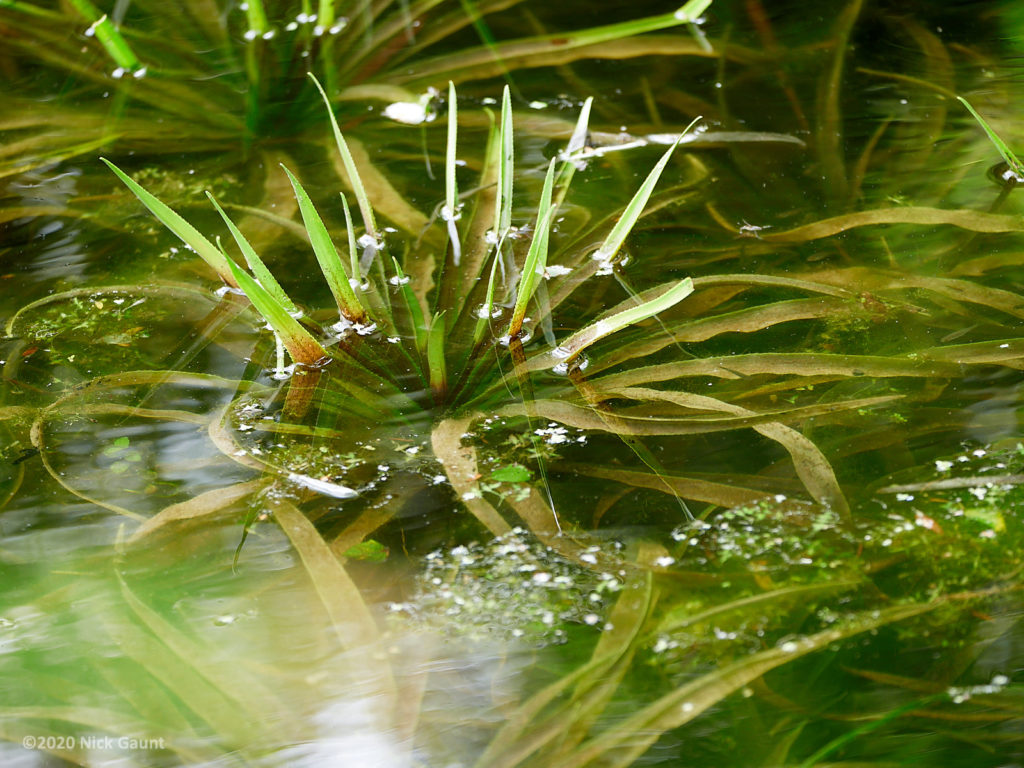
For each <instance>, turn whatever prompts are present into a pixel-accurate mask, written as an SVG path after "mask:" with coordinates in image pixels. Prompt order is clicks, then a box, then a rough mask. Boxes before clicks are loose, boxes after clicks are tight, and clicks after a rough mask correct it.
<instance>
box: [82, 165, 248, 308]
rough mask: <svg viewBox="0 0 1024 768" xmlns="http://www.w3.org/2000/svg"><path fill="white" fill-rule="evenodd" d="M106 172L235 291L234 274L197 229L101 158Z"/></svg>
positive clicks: (224, 259) (215, 248)
mask: <svg viewBox="0 0 1024 768" xmlns="http://www.w3.org/2000/svg"><path fill="white" fill-rule="evenodd" d="M100 160H102V161H103V162H104V163H105V164H106V165H107V167H108V168H110V170H112V171H113V172H114V174H115V175H116V176H117V178H119V179H120V180H121V181H122V182H123V183H124V185H125V186H126V187H128V189H130V190H131V191H132V194H134V195H135V196H136V197H137V198H139V201H140V202H141V203H142V204H143V205H144V206H146V207H147V208H148V209H149V210H150V212H151V213H152V214H153V215H154V216H156V218H157V219H159V221H160V223H161V224H163V225H164V226H165V227H167V229H169V230H170V231H171V232H173V233H174V234H175V235H177V236H178V238H179V239H180V240H181V241H182V242H183V243H185V245H187V246H188V247H189V248H191V249H192V250H193V251H195V252H196V253H197V254H199V257H200V258H201V259H202V260H203V261H205V262H206V263H207V264H209V265H210V266H211V267H213V269H214V271H215V272H216V273H217V274H218V275H219V276H220V278H221V279H222V280H223V281H224V282H226V283H227V284H228V285H230V286H231V287H232V288H239V287H240V286H239V285H238V283H237V282H235V278H234V273H233V271H232V270H231V267H230V266H229V262H228V260H227V259H226V258H225V257H224V254H222V253H221V252H220V251H219V250H218V249H217V247H216V246H215V245H214V244H213V243H211V242H210V241H209V240H207V239H206V238H205V237H203V236H202V235H201V234H200V233H199V230H197V229H196V228H195V227H193V226H192V225H191V224H189V223H188V222H187V221H185V219H183V218H182V217H181V216H180V215H178V214H177V213H175V212H174V211H173V210H172V209H171V208H170V207H169V206H168V205H166V204H165V203H163V202H161V201H160V200H159V199H158V198H157V197H156V196H155V195H152V194H150V193H149V192H147V191H146V190H145V189H143V188H142V187H141V186H140V185H139V184H138V183H136V182H135V181H134V180H133V179H132V178H131V177H130V176H128V174H126V173H125V172H124V171H122V170H121V169H120V168H118V167H117V166H116V165H114V164H113V163H112V162H110V161H109V160H107V159H106V158H103V157H101V158H100Z"/></svg>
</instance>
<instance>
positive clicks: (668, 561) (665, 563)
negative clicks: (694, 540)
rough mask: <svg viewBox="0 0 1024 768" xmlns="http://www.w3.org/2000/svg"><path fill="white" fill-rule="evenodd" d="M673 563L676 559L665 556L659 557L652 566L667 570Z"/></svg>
mask: <svg viewBox="0 0 1024 768" xmlns="http://www.w3.org/2000/svg"><path fill="white" fill-rule="evenodd" d="M675 561H676V559H675V558H674V557H669V556H668V555H665V556H664V557H659V558H658V559H657V560H655V561H654V564H655V565H657V566H659V567H661V568H668V567H669V566H670V565H672V564H673V563H674V562H675Z"/></svg>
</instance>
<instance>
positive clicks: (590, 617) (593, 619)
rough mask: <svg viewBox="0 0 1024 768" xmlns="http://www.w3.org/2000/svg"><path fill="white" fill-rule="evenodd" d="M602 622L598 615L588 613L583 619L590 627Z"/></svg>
mask: <svg viewBox="0 0 1024 768" xmlns="http://www.w3.org/2000/svg"><path fill="white" fill-rule="evenodd" d="M600 620H601V617H600V616H598V615H597V614H596V613H588V614H587V615H586V616H584V617H583V623H584V624H589V625H590V626H594V625H595V624H597V622H599V621H600Z"/></svg>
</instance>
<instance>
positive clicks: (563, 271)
mask: <svg viewBox="0 0 1024 768" xmlns="http://www.w3.org/2000/svg"><path fill="white" fill-rule="evenodd" d="M570 272H572V270H571V269H570V268H569V267H565V266H562V265H561V264H549V265H548V266H546V267H545V268H544V278H545V279H546V280H550V279H551V278H553V277H563V276H564V275H568V274H569V273H570Z"/></svg>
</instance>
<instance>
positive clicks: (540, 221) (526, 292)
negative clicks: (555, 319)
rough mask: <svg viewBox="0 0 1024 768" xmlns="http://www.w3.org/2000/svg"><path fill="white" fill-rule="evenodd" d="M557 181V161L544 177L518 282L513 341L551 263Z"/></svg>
mask: <svg viewBox="0 0 1024 768" xmlns="http://www.w3.org/2000/svg"><path fill="white" fill-rule="evenodd" d="M554 181H555V159H554V158H552V159H551V162H549V163H548V172H547V175H546V176H545V177H544V188H543V189H542V190H541V195H540V204H539V205H538V207H537V225H536V228H535V229H534V233H533V240H532V241H531V242H530V250H529V251H528V252H527V254H526V262H525V263H524V264H523V274H522V276H521V277H520V278H519V292H518V293H517V294H516V303H515V307H514V309H513V310H512V320H511V321H510V323H509V327H508V335H509V337H510V338H516V337H517V336H519V333H520V331H522V329H523V320H524V319H525V317H526V306H527V304H529V302H530V299H531V298H532V297H533V293H534V291H536V289H537V283H538V281H539V280H541V278H542V275H543V274H544V269H545V268H546V267H547V260H548V238H549V235H550V231H551V214H552V205H551V190H552V188H553V186H554Z"/></svg>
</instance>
